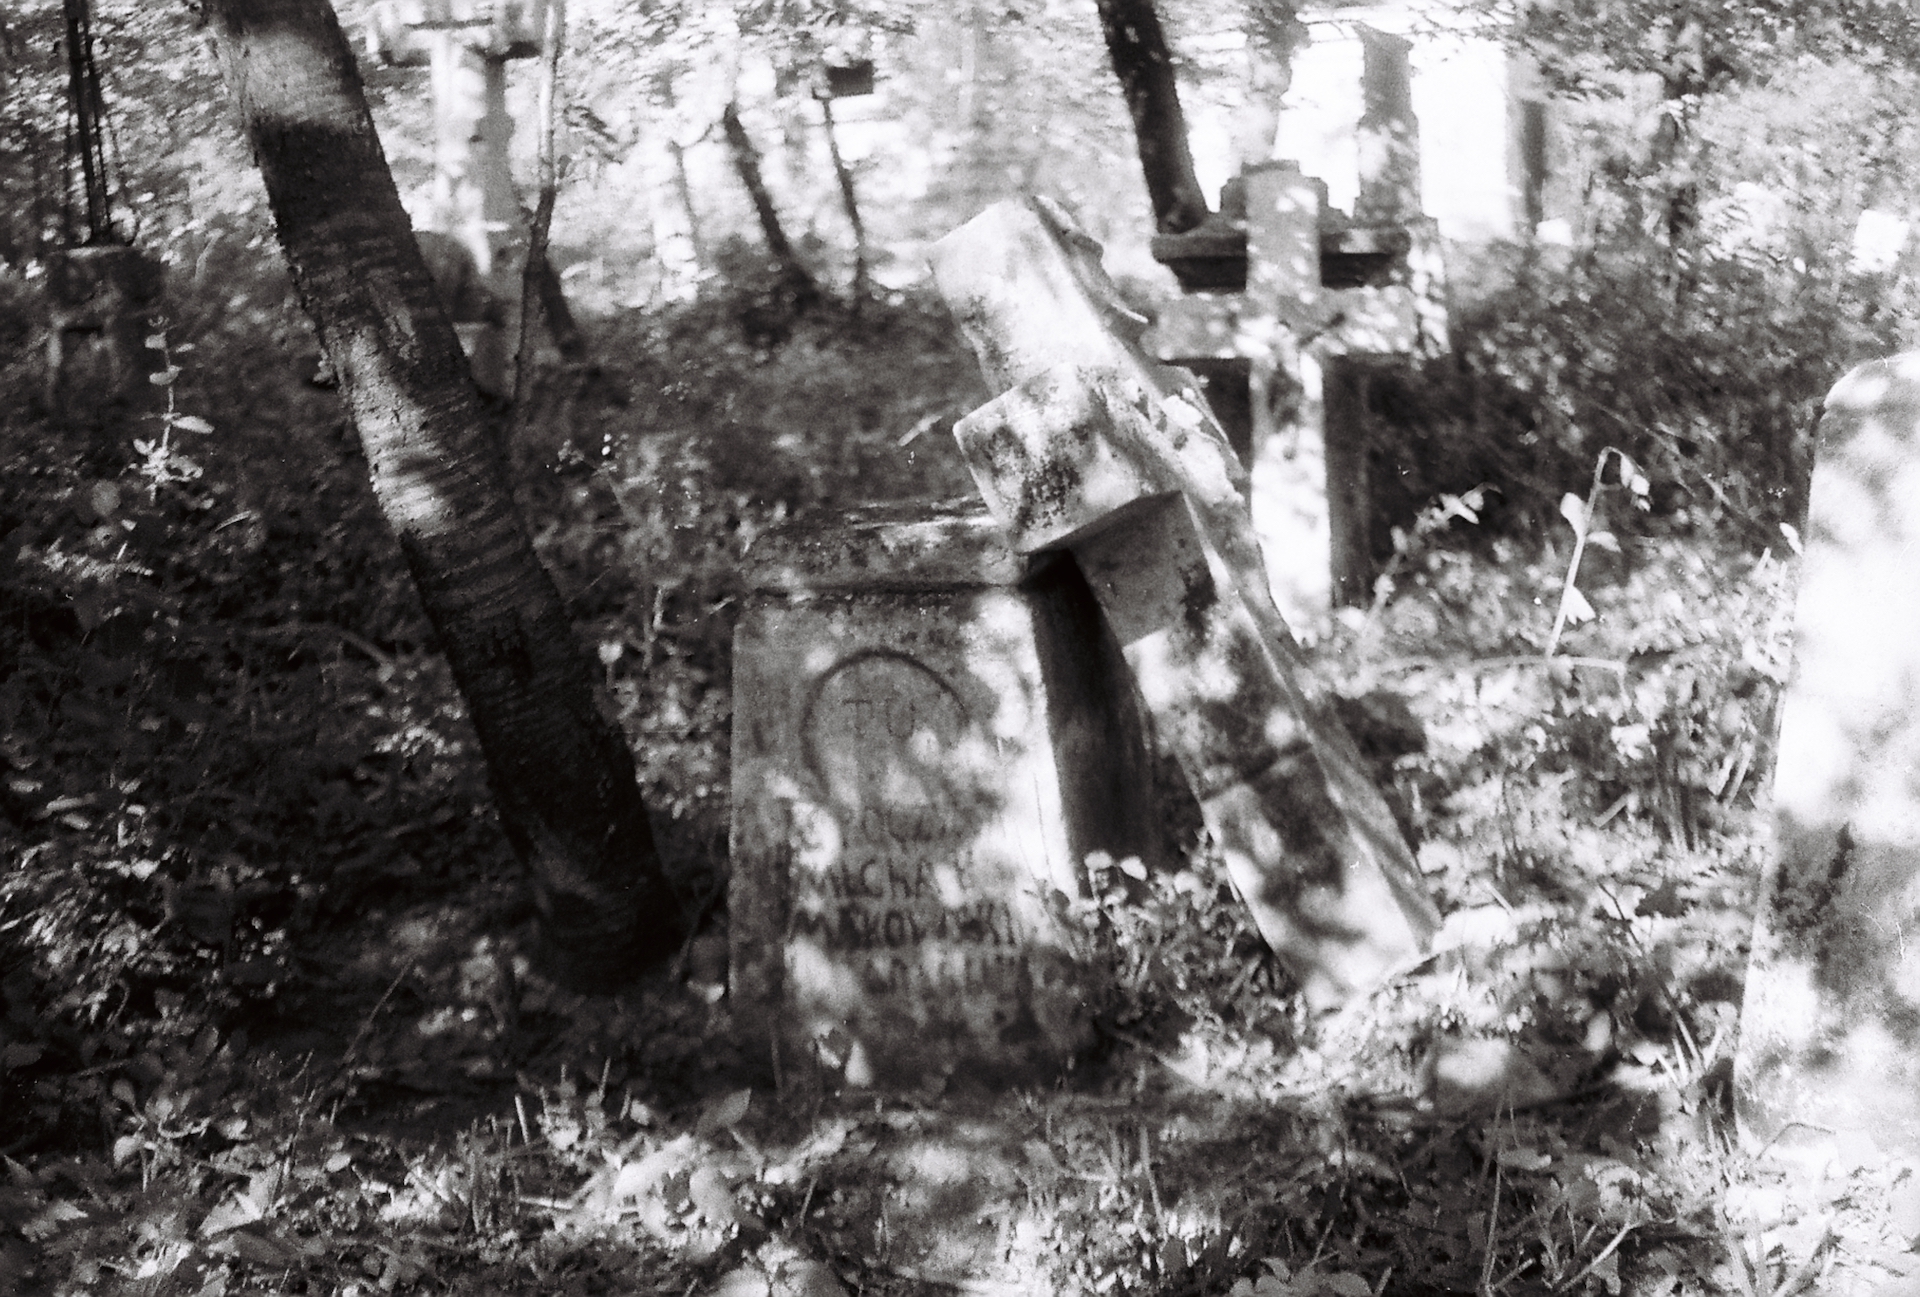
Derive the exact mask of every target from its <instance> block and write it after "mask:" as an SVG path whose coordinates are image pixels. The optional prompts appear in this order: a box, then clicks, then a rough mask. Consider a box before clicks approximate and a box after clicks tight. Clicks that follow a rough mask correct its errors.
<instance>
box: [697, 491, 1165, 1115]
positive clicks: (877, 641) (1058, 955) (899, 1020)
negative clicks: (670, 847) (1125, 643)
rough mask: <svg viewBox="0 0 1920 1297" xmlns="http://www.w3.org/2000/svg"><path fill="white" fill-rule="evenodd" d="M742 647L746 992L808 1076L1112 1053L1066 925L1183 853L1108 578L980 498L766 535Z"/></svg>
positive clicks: (750, 1007)
mask: <svg viewBox="0 0 1920 1297" xmlns="http://www.w3.org/2000/svg"><path fill="white" fill-rule="evenodd" d="M750 561H751V572H750V579H751V581H752V583H753V585H754V588H755V590H756V593H755V594H754V596H753V597H752V599H751V600H750V601H749V603H748V605H747V607H746V608H745V610H744V611H743V613H742V616H741V619H740V622H739V624H738V627H737V629H736V632H735V639H734V679H733V691H734V722H733V725H734V728H733V745H732V762H733V825H732V879H731V883H730V896H729V941H730V946H731V951H730V955H731V964H732V970H731V973H732V977H731V994H732V1003H733V1006H734V1013H735V1015H736V1019H737V1020H738V1021H740V1022H741V1023H742V1025H743V1026H744V1027H745V1028H746V1030H747V1031H748V1032H749V1033H750V1034H751V1035H753V1036H755V1037H757V1038H758V1039H760V1040H762V1041H764V1042H766V1044H767V1045H768V1046H769V1047H770V1050H771V1052H772V1054H773V1059H774V1063H775V1067H776V1069H778V1070H780V1071H781V1072H784V1074H785V1075H786V1077H787V1078H789V1079H791V1078H794V1077H796V1076H800V1075H802V1074H804V1073H810V1072H811V1071H812V1069H814V1068H815V1067H820V1068H823V1069H824V1070H825V1071H826V1072H827V1073H828V1074H830V1075H831V1077H832V1079H834V1080H836V1081H838V1082H841V1083H845V1084H851V1085H863V1086H864V1085H887V1086H904V1087H919V1086H922V1085H926V1084H934V1085H937V1084H938V1083H939V1082H940V1081H941V1080H943V1079H944V1078H946V1077H948V1076H950V1075H959V1076H961V1077H964V1078H966V1079H969V1080H977V1081H982V1082H986V1083H988V1084H1013V1083H1044V1082H1045V1081H1047V1080H1050V1079H1052V1078H1053V1077H1055V1076H1057V1075H1058V1074H1059V1073H1060V1072H1061V1071H1062V1070H1063V1069H1064V1068H1065V1067H1066V1066H1068V1065H1069V1064H1071V1062H1072V1061H1073V1060H1074V1059H1075V1058H1076V1057H1077V1056H1078V1055H1079V1054H1080V1053H1081V1052H1083V1051H1084V1049H1085V1048H1086V1047H1087V1045H1088V1044H1089V1043H1090V1042H1091V1030H1090V1013H1091V1008H1090V996H1089V995H1088V992H1087V983H1086V980H1085V978H1086V976H1087V975H1086V974H1085V973H1084V972H1083V971H1082V970H1081V969H1080V968H1078V967H1077V966H1076V965H1075V964H1074V962H1073V959H1072V957H1071V952H1070V949H1069V946H1068V944H1067V941H1066V934H1064V933H1063V932H1062V930H1061V929H1060V928H1059V927H1058V926H1057V923H1056V918H1055V916H1056V913H1057V906H1058V903H1059V900H1060V898H1062V897H1072V896H1077V895H1080V894H1082V893H1083V892H1084V890H1085V882H1084V880H1085V877H1086V875H1085V872H1084V871H1085V861H1086V857H1087V855H1088V854H1089V853H1091V852H1095V851H1105V852H1107V853H1109V854H1110V855H1112V856H1113V857H1115V858H1116V859H1124V858H1125V857H1127V856H1136V857H1141V858H1143V859H1145V860H1148V861H1152V862H1155V863H1157V862H1158V860H1159V859H1160V856H1161V852H1160V850H1159V845H1158V832H1159V823H1158V815H1157V813H1156V812H1157V809H1158V807H1157V802H1156V798H1155V794H1154V791H1153V778H1152V766H1151V764H1150V763H1149V760H1148V755H1147V752H1148V749H1147V743H1146V739H1145V734H1144V730H1143V727H1142V724H1141V721H1140V719H1139V714H1138V712H1137V710H1136V709H1135V704H1134V702H1133V699H1132V694H1131V690H1130V686H1129V684H1128V681H1127V677H1126V671H1125V667H1124V664H1123V663H1122V661H1121V658H1120V654H1119V650H1118V648H1117V646H1115V645H1114V644H1113V642H1112V640H1111V637H1110V636H1109V635H1108V634H1107V633H1106V631H1105V629H1104V627H1103V626H1102V625H1101V622H1100V617H1099V614H1098V611H1097V609H1096V608H1095V606H1094V604H1093V600H1092V597H1091V595H1090V594H1089V593H1088V592H1087V589H1086V586H1085V583H1084V581H1082V580H1081V579H1080V577H1079V574H1078V572H1077V571H1076V570H1075V569H1074V568H1073V567H1072V565H1071V564H1070V563H1066V562H1064V561H1061V560H1059V559H1057V558H1056V559H1050V560H1042V561H1040V562H1038V563H1030V562H1029V561H1028V560H1026V559H1025V558H1023V557H1021V556H1020V555H1017V554H1015V553H1014V552H1013V551H1011V550H1010V549H1008V548H1007V546H1006V544H1005V541H1004V538H1003V535H1002V533H1001V530H1000V528H999V527H998V526H997V525H996V524H995V523H994V522H993V520H992V519H991V518H989V517H988V516H987V515H986V513H985V512H984V511H983V510H981V509H980V507H979V505H978V503H977V502H968V503H966V504H964V505H959V504H956V505H951V506H938V507H929V506H923V505H911V506H892V507H887V508H880V509H874V510H868V511H864V512H861V513H858V514H855V515H852V516H849V517H846V518H836V519H832V520H829V521H827V522H825V523H819V524H812V523H809V524H805V525H790V526H788V527H786V528H782V529H778V530H776V531H774V532H770V533H768V534H766V535H765V536H762V537H761V538H760V539H759V540H757V541H756V542H755V544H754V547H753V553H752V555H751V560H750Z"/></svg>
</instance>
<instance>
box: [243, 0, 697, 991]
mask: <svg viewBox="0 0 1920 1297" xmlns="http://www.w3.org/2000/svg"><path fill="white" fill-rule="evenodd" d="M206 13H207V15H208V18H209V21H210V22H211V25H212V26H213V29H214V32H215V34H216V37H217V39H218V45H219V51H220V56H221V62H222V65H223V68H224V71H225V73H226V77H227V83H228V86H229V88H230V90H231V92H232V95H233V100H234V102H235V104H236V105H237V106H238V108H239V113H240V117H241V119H242V124H243V125H244V127H245V130H246V134H247V137H248V140H249V141H250V142H251V144H252V146H253V151H254V157H255V160H256V161H257V162H258V163H259V165H260V172H261V175H262V176H263V177H264V178H265V180H266V186H267V197H268V201H269V203H270V204H271V206H272V210H273V216H274V223H275V225H276V227H277V228H278V231H279V236H280V243H281V246H282V247H283V248H284V249H285V251H286V256H287V262H288V265H289V267H290V268H291V270H292V272H293V280H294V284H295V286H296V287H297V288H298V290H299V293H300V298H301V301H302V303H303V304H304V305H305V307H306V310H307V313H308V314H309V315H310V316H311V317H312V318H313V321H314V324H315V325H316V326H317V328H318V329H319V333H320V338H321V342H322V344H323V345H324V346H325V348H326V352H327V356H328V358H329V359H330V360H331V361H332V364H333V368H334V370H335V372H336V373H337V374H338V375H339V379H340V391H341V394H342V396H343V397H344V398H345V399H346V402H347V406H348V410H349V413H350V414H351V417H352V419H353V423H354V427H355V428H356V430H357V431H358V433H359V436H360V443H361V445H362V446H363V447H364V448H365V451H366V456H367V463H368V465H369V468H370V470H371V476H372V481H373V490H374V494H375V496H376V497H378V500H379V503H380V508H381V510H382V511H383V512H384V514H385V515H386V518H387V521H388V524H389V525H390V526H391V527H392V528H393V530H394V533H395V534H396V535H397V536H398V538H399V541H400V548H401V550H402V551H403V552H404V553H405V555H406V559H407V564H408V567H409V568H410V569H411V571H412V574H413V580H414V584H415V585H416V586H417V587H418V589H419V592H420V597H421V601H422V603H423V604H424V605H425V607H426V611H427V615H428V617H429V618H430V619H431V620H432V622H433V625H434V629H435V630H436V631H437V632H438V635H439V639H440V642H441V646H442V648H443V650H444V651H445V653H446V654H447V657H448V660H449V662H450V663H451V665H452V667H453V676H454V680H455V682H456V683H457V684H458V685H459V688H460V692H461V693H462V694H463V695H464V696H465V698H466V701H467V707H468V710H469V712H470V713H471V715H472V717H473V723H474V728H475V729H476V730H477V731H478V732H479V736H480V743H481V747H482V750H483V751H484V753H485V755H486V759H487V764H488V767H489V769H490V772H491V775H492V784H493V792H494V799H495V802H496V804H497V805H498V807H499V812H500V819H501V823H502V825H503V826H504V828H505V829H506V832H507V836H508V837H509V839H510V840H511V841H512V843H513V845H514V848H515V850H516V851H517V852H518V853H519V855H520V857H521V859H522V861H523V862H524V863H525V865H526V867H527V869H528V871H529V873H530V875H531V878H532V885H533V894H534V899H535V902H536V904H537V906H538V909H539V913H540V920H541V926H542V935H543V938H544V941H543V944H544V946H545V948H546V952H547V956H548V959H549V961H550V965H551V967H552V968H553V970H554V972H555V973H556V974H557V975H558V976H559V977H560V978H561V979H562V980H564V981H565V982H567V983H568V984H569V985H571V986H574V987H577V988H580V989H593V988H607V987H610V986H612V985H615V984H617V982H618V981H619V980H621V978H622V977H623V976H624V975H625V974H626V973H628V972H630V971H631V970H632V969H633V968H635V967H636V966H638V965H640V964H642V963H644V962H647V961H649V960H650V959H654V958H658V957H662V956H665V955H668V954H671V953H672V951H673V949H674V948H675V939H676V937H677V935H678V929H679V928H680V926H681V925H680V918H679V914H680V912H679V910H678V908H677V907H676V906H675V904H674V901H673V898H672V895H671V892H670V890H669V888H668V886H667V884H666V881H665V878H664V877H663V875H662V873H661V869H660V863H659V857H658V855H657V853H656V852H655V849H654V844H653V835H652V831H651V829H650V828H649V826H648V823H647V814H646V809H645V807H644V806H643V805H642V804H641V800H640V790H639V786H638V784H637V783H636V781H635V777H634V765H633V754H632V752H631V751H630V750H629V748H628V747H627V743H626V738H625V736H624V735H623V734H622V733H621V731H620V728H619V726H618V725H617V724H616V723H615V722H614V721H613V719H612V718H611V716H610V715H609V714H608V712H607V711H606V710H604V709H603V708H602V707H601V706H599V705H598V701H599V700H598V699H597V698H596V686H595V682H594V678H593V674H592V672H591V670H590V669H589V666H588V663H587V659H586V656H585V654H584V653H582V651H581V649H580V646H579V644H578V643H577V642H576V640H575V639H574V635H573V631H572V628H571V627H570V626H569V624H568V621H567V615H566V608H565V605H564V604H563V603H562V601H561V599H560V596H559V592H558V591H557V590H556V589H555V587H554V584H553V581H552V579H551V578H550V577H549V576H548V575H547V573H546V571H545V569H543V568H542V567H541V566H540V563H539V560H538V559H537V558H536V557H535V555H534V551H533V546H532V544H531V542H530V541H529V539H528V535H527V530H526V527H525V525H524V523H523V522H522V520H521V518H520V515H519V513H518V511H517V510H516V509H515V508H514V506H513V495H512V492H511V491H510V489H509V487H508V481H507V475H506V469H505V463H504V460H503V458H502V456H501V452H500V448H499V445H498V443H497V442H496V441H495V440H494V439H493V438H492V436H491V435H490V434H489V432H488V430H487V426H486V422H485V419H484V417H483V415H482V412H481V409H480V405H479V401H478V399H477V396H476V394H475V391H474V387H473V383H472V381H471V379H470V377H469V375H468V370H467V362H466V359H465V357H463V356H462V355H461V352H460V344H459V341H458V339H457V338H456V337H455V336H454V331H453V326H452V325H451V324H450V323H449V322H448V319H447V316H446V313H445V312H444V311H443V310H442V309H441V306H440V301H439V298H438V297H437V296H436V294H435V292H434V287H433V281H432V280H431V279H430V278H429V276H428V274H427V267H426V263H425V261H424V260H423V259H422V257H421V255H420V251H419V248H418V246H417V245H416V244H415V242H414V240H413V237H412V235H411V233H410V229H409V224H408V220H407V215H406V212H405V210H404V209H403V208H402V207H401V205H400V194H399V191H398V190H397V189H396V188H395V187H394V183H393V176H392V174H391V172H390V171H389V170H388V169H387V163H386V156H385V154H384V153H383V152H382V150H381V147H380V141H379V137H378V136H377V135H376V134H375V133H374V126H373V119H372V117H371V116H370V115H369V114H368V111H367V104H366V96H365V94H364V92H363V89H362V86H361V81H360V74H359V71H358V69H357V68H356V67H355V66H354V61H353V54H352V52H351V50H350V49H349V48H348V45H347V40H346V37H345V35H344V34H343V33H342V32H341V30H340V24H339V20H338V19H337V18H336V17H335V16H334V12H333V9H332V6H331V5H330V4H328V3H327V0H209V3H208V4H207V6H206Z"/></svg>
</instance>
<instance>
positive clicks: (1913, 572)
mask: <svg viewBox="0 0 1920 1297" xmlns="http://www.w3.org/2000/svg"><path fill="white" fill-rule="evenodd" d="M1781 715H1782V719H1781V729H1780V740H1779V753H1780V756H1779V764H1778V767H1777V772H1776V774H1775V776H1774V794H1773V802H1774V853H1775V854H1774V859H1773V861H1772V863H1771V866H1770V869H1769V872H1768V875H1767V880H1766V885H1765V887H1764V889H1763V891H1762V894H1761V900H1760V907H1759V917H1758V921H1757V923H1756V925H1755V932H1754V948H1753V960H1752V966H1751V968H1750V969H1749V972H1748V977H1747V988H1746V1000H1745V1004H1744V1005H1743V1007H1742V1011H1741V1023H1740V1050H1739V1057H1738V1060H1737V1066H1736V1095H1737V1099H1738V1110H1739V1116H1740V1120H1741V1123H1742V1125H1743V1127H1744V1128H1745V1131H1746V1134H1747V1135H1748V1137H1749V1138H1750V1139H1751V1140H1752V1141H1753V1143H1754V1144H1756V1145H1759V1146H1766V1147H1768V1148H1769V1149H1770V1150H1771V1151H1772V1153H1773V1154H1774V1155H1776V1156H1784V1157H1788V1158H1796V1159H1799V1160H1801V1161H1802V1162H1803V1164H1804V1165H1805V1166H1806V1169H1807V1170H1808V1172H1809V1173H1816V1172H1818V1171H1820V1170H1822V1169H1824V1168H1826V1167H1829V1166H1833V1165H1835V1164H1837V1165H1838V1167H1839V1168H1840V1169H1842V1170H1845V1169H1848V1168H1851V1167H1854V1166H1859V1165H1864V1164H1870V1163H1872V1162H1875V1161H1878V1160H1882V1159H1888V1158H1892V1159H1899V1160H1904V1161H1907V1162H1909V1163H1912V1162H1915V1161H1920V354H1914V353H1910V354H1907V355H1904V356H1899V357H1896V358H1894V359H1892V360H1883V361H1877V362H1874V363H1872V364H1868V365H1864V366H1862V367H1860V368H1859V369H1856V370H1854V371H1853V372H1852V373H1850V374H1848V375H1847V376H1846V377H1845V378H1844V379H1842V380H1841V381H1840V383H1839V384H1838V385H1837V386H1836V387H1835V388H1834V389H1833V391H1832V393H1831V394H1830V395H1829V396H1828V397H1827V403H1826V409H1825V411H1824V412H1823V414H1822V415H1821V419H1820V426H1819V448H1818V458H1817V460H1816V464H1815V468H1814V473H1813V489H1812V496H1811V503H1810V508H1809V516H1808V520H1807V524H1806V527H1805V531H1804V558H1803V560H1802V567H1801V573H1800V591H1799V597H1798V602H1797V605H1796V608H1795V616H1794V674H1793V680H1792V683H1791V684H1790V685H1789V686H1788V689H1787V692H1786V697H1785V702H1784V706H1783V708H1782V713H1781ZM1893 1194H1894V1198H1895V1201H1893V1202H1891V1203H1889V1204H1888V1205H1889V1206H1890V1207H1891V1208H1892V1210H1893V1212H1894V1217H1895V1220H1894V1224H1895V1227H1896V1228H1897V1230H1898V1231H1899V1233H1900V1236H1901V1237H1902V1238H1906V1237H1910V1236H1912V1235H1914V1234H1916V1233H1920V1180H1915V1179H1912V1178H1909V1179H1907V1180H1906V1181H1905V1182H1904V1184H1903V1185H1901V1186H1899V1187H1898V1188H1897V1189H1896V1190H1894V1191H1893ZM1916 1278H1920V1268H1917V1269H1916V1270H1915V1271H1914V1273H1912V1274H1909V1275H1908V1276H1906V1277H1905V1278H1903V1279H1900V1280H1897V1281H1896V1280H1894V1279H1893V1278H1891V1277H1888V1279H1887V1281H1886V1282H1887V1285H1888V1286H1886V1287H1884V1288H1883V1287H1876V1286H1874V1285H1873V1284H1866V1286H1864V1287H1859V1288H1856V1289H1852V1290H1850V1291H1861V1292H1876V1291H1886V1292H1911V1291H1914V1289H1913V1288H1912V1287H1910V1286H1907V1285H1911V1284H1912V1283H1913V1282H1914V1281H1915V1279H1916ZM1862 1282H1863V1283H1866V1281H1864V1280H1863V1281H1862Z"/></svg>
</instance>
